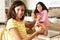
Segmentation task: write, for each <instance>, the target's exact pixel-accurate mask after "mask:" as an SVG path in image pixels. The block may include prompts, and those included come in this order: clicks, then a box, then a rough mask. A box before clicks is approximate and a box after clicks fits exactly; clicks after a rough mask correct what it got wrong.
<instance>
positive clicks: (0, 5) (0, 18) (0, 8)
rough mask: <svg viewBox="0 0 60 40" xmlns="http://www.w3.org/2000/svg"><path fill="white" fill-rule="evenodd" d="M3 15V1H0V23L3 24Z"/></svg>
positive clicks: (4, 19)
mask: <svg viewBox="0 0 60 40" xmlns="http://www.w3.org/2000/svg"><path fill="white" fill-rule="evenodd" d="M5 17H6V15H5V0H1V1H0V23H4V22H5V21H6V18H5Z"/></svg>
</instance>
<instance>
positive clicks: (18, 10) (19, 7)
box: [15, 5, 25, 18]
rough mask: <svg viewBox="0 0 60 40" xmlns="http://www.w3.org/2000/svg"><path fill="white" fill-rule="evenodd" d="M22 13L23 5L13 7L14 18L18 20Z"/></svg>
mask: <svg viewBox="0 0 60 40" xmlns="http://www.w3.org/2000/svg"><path fill="white" fill-rule="evenodd" d="M24 11H25V7H24V5H20V6H17V7H15V12H16V16H17V17H18V18H22V16H23V15H24Z"/></svg>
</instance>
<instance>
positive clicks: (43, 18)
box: [40, 10, 48, 22]
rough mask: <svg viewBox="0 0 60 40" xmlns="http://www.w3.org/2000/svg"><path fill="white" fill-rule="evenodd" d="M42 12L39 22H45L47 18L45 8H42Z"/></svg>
mask: <svg viewBox="0 0 60 40" xmlns="http://www.w3.org/2000/svg"><path fill="white" fill-rule="evenodd" d="M42 13H43V15H42V17H41V20H40V22H45V21H46V19H47V18H48V12H47V11H46V10H44V11H43V12H42Z"/></svg>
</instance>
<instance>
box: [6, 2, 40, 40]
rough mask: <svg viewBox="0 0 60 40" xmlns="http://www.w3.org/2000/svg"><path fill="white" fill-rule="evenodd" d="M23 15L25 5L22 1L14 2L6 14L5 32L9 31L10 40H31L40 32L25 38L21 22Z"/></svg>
mask: <svg viewBox="0 0 60 40" xmlns="http://www.w3.org/2000/svg"><path fill="white" fill-rule="evenodd" d="M25 14H26V7H25V4H24V3H23V2H22V1H14V3H13V4H12V5H11V7H10V10H9V12H8V14H7V17H8V21H7V25H6V28H7V30H9V35H10V36H11V40H32V38H33V37H34V36H35V35H37V34H38V33H39V31H40V30H39V31H37V32H34V33H33V34H32V35H30V36H29V37H27V33H26V28H25V25H24V21H23V20H24V16H25Z"/></svg>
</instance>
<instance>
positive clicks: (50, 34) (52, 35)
mask: <svg viewBox="0 0 60 40" xmlns="http://www.w3.org/2000/svg"><path fill="white" fill-rule="evenodd" d="M59 34H60V32H59V31H53V30H48V35H47V36H44V35H38V37H40V38H41V37H44V38H52V37H55V36H57V35H59Z"/></svg>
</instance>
